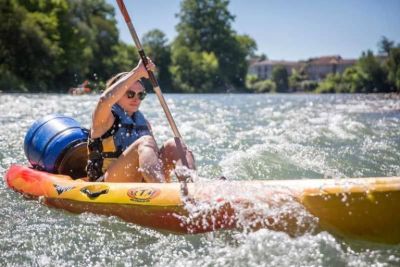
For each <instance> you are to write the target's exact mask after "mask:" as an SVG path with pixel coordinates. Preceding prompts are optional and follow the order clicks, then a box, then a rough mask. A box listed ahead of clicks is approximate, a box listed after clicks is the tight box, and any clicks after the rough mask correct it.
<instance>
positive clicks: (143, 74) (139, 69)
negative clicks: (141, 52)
mask: <svg viewBox="0 0 400 267" xmlns="http://www.w3.org/2000/svg"><path fill="white" fill-rule="evenodd" d="M155 68H156V65H154V63H153V61H151V59H150V58H147V66H145V65H144V63H143V61H142V60H139V63H138V64H137V66H136V67H135V68H134V71H135V72H136V73H138V74H139V76H140V78H146V79H148V78H149V74H148V73H147V70H151V71H154V70H155Z"/></svg>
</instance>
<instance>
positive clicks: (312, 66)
mask: <svg viewBox="0 0 400 267" xmlns="http://www.w3.org/2000/svg"><path fill="white" fill-rule="evenodd" d="M355 63H356V60H355V59H342V57H341V56H324V57H317V58H310V59H309V60H307V61H306V62H305V71H306V73H307V75H308V78H309V79H310V80H314V81H320V80H323V79H325V78H326V76H328V74H330V73H343V72H344V70H345V69H346V68H348V67H351V66H352V65H354V64H355Z"/></svg>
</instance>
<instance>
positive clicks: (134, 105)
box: [107, 72, 146, 115]
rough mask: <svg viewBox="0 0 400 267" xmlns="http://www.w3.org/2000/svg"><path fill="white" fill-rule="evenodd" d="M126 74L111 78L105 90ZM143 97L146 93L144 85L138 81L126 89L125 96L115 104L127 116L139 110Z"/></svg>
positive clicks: (122, 73)
mask: <svg viewBox="0 0 400 267" xmlns="http://www.w3.org/2000/svg"><path fill="white" fill-rule="evenodd" d="M127 74H128V72H121V73H118V74H117V75H115V76H114V77H112V78H111V79H110V80H108V81H107V88H108V87H110V86H111V85H113V84H114V83H115V82H117V81H118V80H119V79H121V78H122V77H124V76H125V75H127ZM145 97H146V91H145V89H144V85H143V83H142V82H141V81H140V80H138V81H137V82H135V83H134V84H133V85H131V86H130V88H128V90H127V91H126V93H125V95H124V96H123V97H121V98H120V99H119V100H118V102H117V104H118V105H120V106H121V107H122V108H123V109H124V110H125V111H126V112H127V113H128V115H132V114H133V113H134V112H136V111H137V110H138V109H139V106H140V104H141V102H142V100H143V99H144V98H145Z"/></svg>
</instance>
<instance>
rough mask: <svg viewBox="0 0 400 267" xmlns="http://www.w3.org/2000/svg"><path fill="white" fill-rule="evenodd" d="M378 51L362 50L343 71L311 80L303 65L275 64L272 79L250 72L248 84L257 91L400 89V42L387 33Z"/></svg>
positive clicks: (319, 91) (333, 91) (354, 91)
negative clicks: (263, 78)
mask: <svg viewBox="0 0 400 267" xmlns="http://www.w3.org/2000/svg"><path fill="white" fill-rule="evenodd" d="M378 47H379V53H378V54H377V55H374V53H373V52H372V51H371V50H368V51H366V52H363V53H362V55H361V57H360V58H359V59H358V60H357V61H356V63H355V64H354V65H353V66H351V67H348V68H346V69H345V70H344V72H343V73H330V74H328V75H327V76H326V77H325V79H323V80H321V81H315V80H310V79H309V77H308V76H307V74H306V72H305V71H304V69H300V70H296V69H294V70H293V72H292V73H291V74H290V75H289V73H288V72H287V71H286V68H285V67H283V66H277V67H274V69H273V72H272V77H271V79H267V80H259V79H257V77H256V76H252V75H248V76H247V79H246V85H247V88H249V90H251V91H253V92H257V93H265V92H314V93H392V92H397V93H400V44H397V45H395V43H394V42H393V41H390V40H388V39H387V38H386V37H382V39H381V40H380V41H379V43H378Z"/></svg>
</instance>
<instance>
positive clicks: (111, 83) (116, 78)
mask: <svg viewBox="0 0 400 267" xmlns="http://www.w3.org/2000/svg"><path fill="white" fill-rule="evenodd" d="M128 73H129V72H120V73H118V74H116V75H114V76H113V77H111V78H110V79H109V80H108V81H107V82H106V89H107V88H109V87H110V86H111V85H113V84H115V83H116V82H117V81H119V79H121V78H122V77H124V76H126V75H127V74H128ZM136 82H138V83H140V85H141V86H142V87H143V88H145V87H144V84H143V82H142V81H141V80H137V81H136Z"/></svg>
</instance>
